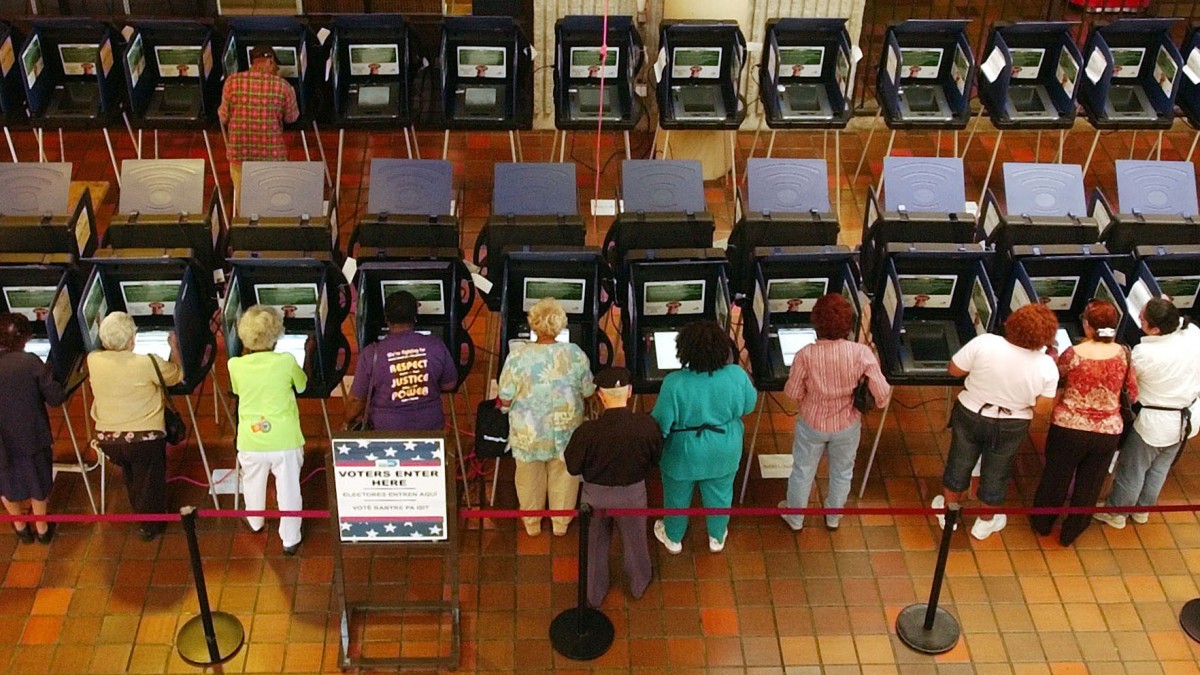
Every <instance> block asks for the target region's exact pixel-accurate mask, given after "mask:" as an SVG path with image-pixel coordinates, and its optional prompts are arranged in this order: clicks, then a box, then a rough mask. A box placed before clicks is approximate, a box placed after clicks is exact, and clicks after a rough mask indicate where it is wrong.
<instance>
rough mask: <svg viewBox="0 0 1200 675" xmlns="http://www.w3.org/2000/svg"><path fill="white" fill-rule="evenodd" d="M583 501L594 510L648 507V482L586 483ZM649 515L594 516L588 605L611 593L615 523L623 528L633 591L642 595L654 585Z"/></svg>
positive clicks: (627, 571) (627, 576) (590, 532)
mask: <svg viewBox="0 0 1200 675" xmlns="http://www.w3.org/2000/svg"><path fill="white" fill-rule="evenodd" d="M581 501H583V502H585V503H587V504H590V505H591V506H592V508H594V509H644V508H646V483H645V481H642V482H639V483H634V484H633V485H622V486H609V485H593V484H592V483H586V482H585V483H584V484H583V494H582V495H581ZM646 521H647V518H646V517H645V516H622V517H620V518H610V517H601V518H593V519H592V524H591V527H590V529H589V530H588V579H587V584H588V589H587V590H588V604H590V605H591V606H593V607H598V606H600V604H601V603H603V602H604V596H606V595H608V585H609V578H608V552H609V544H610V543H611V541H612V529H613V523H614V522H615V523H616V525H617V529H619V530H620V531H621V548H622V549H623V552H624V555H625V579H626V583H628V584H629V593H630V595H632V596H633V597H634V598H640V597H642V594H643V593H645V592H646V587H647V586H649V585H650V577H651V574H652V570H651V567H650V547H649V544H648V543H647V540H646Z"/></svg>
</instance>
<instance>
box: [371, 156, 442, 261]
mask: <svg viewBox="0 0 1200 675" xmlns="http://www.w3.org/2000/svg"><path fill="white" fill-rule="evenodd" d="M462 203H463V200H462V192H461V190H460V191H458V192H456V191H455V190H454V169H453V166H452V165H451V164H450V162H447V161H445V160H440V159H372V160H371V182H370V184H369V185H368V187H367V214H366V215H365V216H363V217H362V218H361V219H360V220H359V221H358V223H357V224H355V226H354V232H353V233H352V234H351V235H350V243H349V246H348V247H347V252H348V253H349V254H350V255H351V256H354V255H356V251H357V250H358V248H359V247H363V248H376V249H377V248H384V247H410V248H453V249H457V248H458V247H459V222H460V221H459V217H460V215H461V212H462Z"/></svg>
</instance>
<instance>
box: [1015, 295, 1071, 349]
mask: <svg viewBox="0 0 1200 675" xmlns="http://www.w3.org/2000/svg"><path fill="white" fill-rule="evenodd" d="M1057 331H1058V317H1056V316H1055V315H1054V312H1052V311H1050V310H1049V309H1048V308H1047V307H1046V306H1045V305H1043V304H1040V303H1033V304H1029V305H1025V306H1024V307H1021V308H1020V309H1018V310H1017V311H1015V312H1013V313H1012V314H1009V315H1008V318H1007V319H1005V320H1004V339H1005V340H1008V341H1009V343H1011V344H1014V345H1016V346H1018V347H1023V348H1025V349H1041V348H1042V347H1045V346H1046V345H1049V344H1053V343H1054V334H1055V332H1057Z"/></svg>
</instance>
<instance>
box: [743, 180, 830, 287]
mask: <svg viewBox="0 0 1200 675" xmlns="http://www.w3.org/2000/svg"><path fill="white" fill-rule="evenodd" d="M739 196H740V195H739ZM745 196H746V203H745V204H744V205H743V206H742V209H741V212H742V218H741V219H740V220H739V221H738V222H737V223H735V224H734V226H733V231H732V232H730V234H729V244H728V246H727V247H726V249H725V255H726V256H728V258H729V286H730V289H731V290H732V291H733V293H734V294H735V295H738V294H747V293H748V292H749V290H750V288H751V286H752V285H753V280H754V256H755V253H754V250H755V249H756V248H759V247H764V246H766V247H770V246H833V245H835V244H837V239H838V232H839V230H840V226H839V224H838V219H837V215H836V214H835V213H833V210H832V208H831V205H830V202H829V167H828V165H827V164H826V162H825V160H823V159H761V158H760V159H754V158H752V159H749V160H747V162H746V192H745Z"/></svg>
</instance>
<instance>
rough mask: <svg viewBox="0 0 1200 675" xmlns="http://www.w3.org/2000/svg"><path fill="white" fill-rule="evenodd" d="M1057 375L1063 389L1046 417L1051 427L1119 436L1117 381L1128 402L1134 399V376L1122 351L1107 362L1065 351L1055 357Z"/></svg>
mask: <svg viewBox="0 0 1200 675" xmlns="http://www.w3.org/2000/svg"><path fill="white" fill-rule="evenodd" d="M1058 375H1059V377H1060V378H1062V379H1063V380H1065V381H1066V387H1065V388H1064V389H1063V394H1062V398H1060V399H1059V400H1058V403H1056V404H1055V405H1054V412H1052V413H1051V414H1050V423H1051V424H1054V425H1055V426H1059V427H1063V428H1066V429H1075V430H1078V431H1090V432H1092V433H1096V434H1114V435H1115V434H1119V433H1121V429H1122V427H1123V426H1124V424H1123V423H1122V421H1121V380H1122V379H1124V381H1125V388H1126V389H1127V390H1128V391H1129V396H1130V400H1137V396H1138V388H1137V374H1136V373H1135V372H1134V368H1133V365H1132V364H1131V362H1130V361H1129V353H1128V352H1127V351H1126V350H1125V348H1124V347H1122V348H1121V351H1120V353H1118V354H1117V355H1116V356H1110V357H1109V358H1107V359H1087V358H1084V357H1082V356H1080V355H1079V354H1077V353H1076V352H1075V348H1074V347H1068V348H1067V351H1065V352H1063V353H1062V354H1060V355H1059V357H1058Z"/></svg>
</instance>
